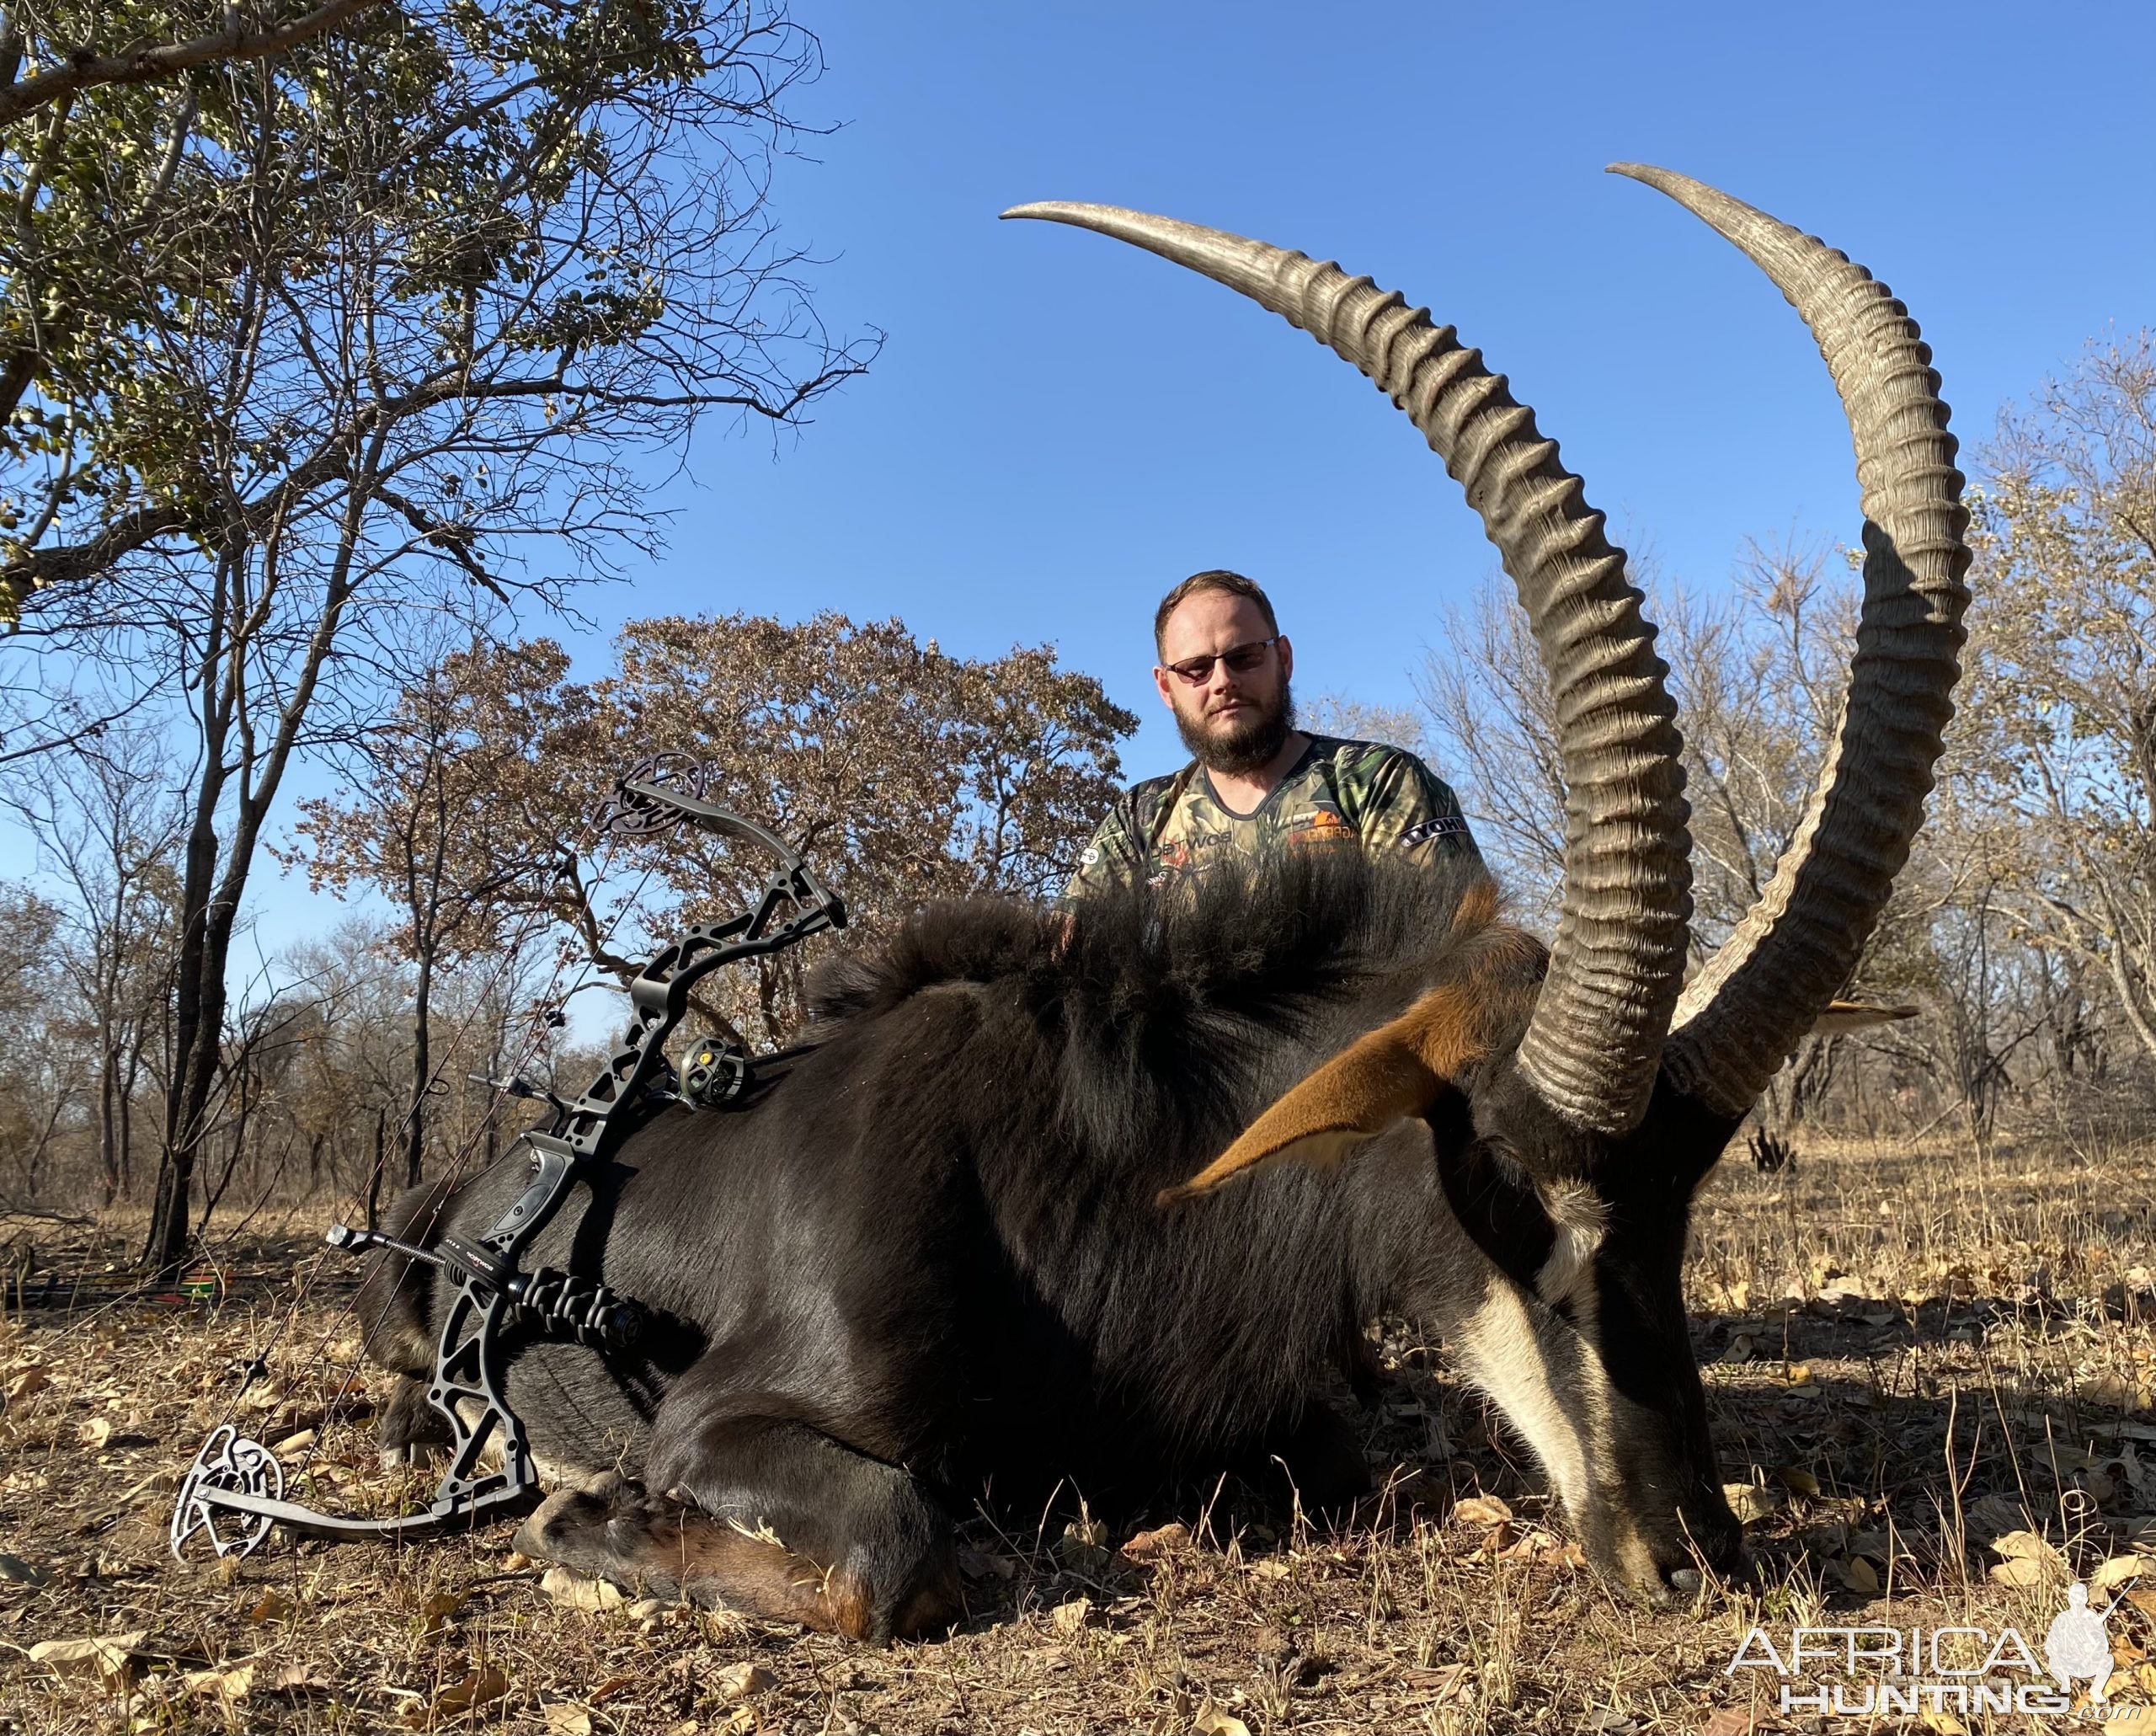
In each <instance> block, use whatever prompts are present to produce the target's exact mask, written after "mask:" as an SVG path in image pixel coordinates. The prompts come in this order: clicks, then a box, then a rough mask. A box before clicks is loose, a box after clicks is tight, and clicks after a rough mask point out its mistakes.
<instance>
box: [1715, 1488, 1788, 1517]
mask: <svg viewBox="0 0 2156 1736" xmlns="http://www.w3.org/2000/svg"><path fill="white" fill-rule="evenodd" d="M1721 1498H1722V1499H1723V1500H1725V1501H1726V1502H1728V1503H1729V1510H1730V1511H1731V1512H1732V1513H1733V1514H1736V1515H1737V1523H1738V1524H1740V1525H1753V1524H1755V1523H1756V1522H1758V1520H1763V1519H1767V1518H1769V1517H1771V1516H1772V1515H1773V1514H1774V1509H1776V1508H1777V1507H1778V1506H1780V1502H1779V1501H1778V1500H1776V1499H1775V1498H1774V1493H1773V1492H1772V1491H1771V1490H1769V1489H1766V1488H1761V1487H1760V1486H1759V1485H1758V1483H1756V1482H1726V1483H1724V1484H1723V1485H1722V1486H1721Z"/></svg>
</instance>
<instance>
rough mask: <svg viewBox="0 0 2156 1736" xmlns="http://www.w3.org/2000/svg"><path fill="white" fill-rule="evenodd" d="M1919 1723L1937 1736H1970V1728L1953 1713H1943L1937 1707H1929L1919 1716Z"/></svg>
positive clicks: (1919, 1713)
mask: <svg viewBox="0 0 2156 1736" xmlns="http://www.w3.org/2000/svg"><path fill="white" fill-rule="evenodd" d="M1917 1722H1918V1723H1920V1724H1922V1725H1923V1726H1924V1728H1925V1729H1927V1730H1931V1731H1935V1732H1936V1733H1937V1736H1969V1727H1968V1726H1967V1724H1965V1723H1962V1722H1961V1719H1959V1718H1957V1717H1955V1716H1954V1714H1953V1713H1952V1712H1941V1711H1940V1709H1939V1708H1938V1707H1935V1706H1927V1707H1924V1709H1923V1710H1922V1711H1920V1712H1918V1714H1917Z"/></svg>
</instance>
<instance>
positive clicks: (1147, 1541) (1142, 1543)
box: [1123, 1525, 1190, 1561]
mask: <svg viewBox="0 0 2156 1736" xmlns="http://www.w3.org/2000/svg"><path fill="white" fill-rule="evenodd" d="M1189 1546H1190V1527H1189V1526H1188V1525H1161V1527H1159V1528H1158V1529H1157V1530H1150V1531H1140V1532H1139V1534H1138V1535H1137V1536H1134V1537H1133V1538H1132V1539H1131V1540H1130V1541H1129V1542H1128V1543H1126V1544H1124V1545H1123V1554H1124V1555H1126V1556H1127V1557H1129V1558H1130V1559H1131V1560H1132V1561H1158V1560H1159V1559H1160V1558H1161V1557H1162V1556H1164V1555H1172V1554H1174V1553H1175V1552H1177V1551H1178V1550H1182V1549H1187V1548H1188V1547H1189Z"/></svg>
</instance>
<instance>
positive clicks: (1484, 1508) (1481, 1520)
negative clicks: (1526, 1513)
mask: <svg viewBox="0 0 2156 1736" xmlns="http://www.w3.org/2000/svg"><path fill="white" fill-rule="evenodd" d="M1452 1516H1453V1517H1454V1519H1456V1520H1459V1521H1460V1523H1461V1524H1462V1525H1502V1524H1503V1523H1504V1522H1505V1521H1506V1520H1508V1519H1510V1518H1511V1517H1512V1516H1513V1510H1512V1509H1511V1508H1510V1507H1508V1506H1507V1505H1506V1504H1504V1503H1503V1502H1502V1501H1501V1500H1499V1499H1498V1498H1497V1497H1496V1496H1495V1495H1470V1496H1469V1497H1468V1498H1466V1499H1465V1500H1464V1501H1461V1502H1459V1503H1457V1504H1455V1505H1454V1508H1453V1509H1452Z"/></svg>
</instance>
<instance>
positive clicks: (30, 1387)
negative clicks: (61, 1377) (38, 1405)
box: [8, 1363, 52, 1404]
mask: <svg viewBox="0 0 2156 1736" xmlns="http://www.w3.org/2000/svg"><path fill="white" fill-rule="evenodd" d="M51 1384H52V1376H51V1374H49V1373H48V1372H47V1371H46V1370H45V1369H43V1368H41V1367H40V1366H39V1365H37V1364H35V1363H32V1364H31V1365H29V1367H28V1368H26V1369H24V1370H23V1371H22V1372H21V1373H20V1374H18V1375H9V1376H8V1403H10V1404H20V1403H21V1402H23V1401H24V1399H26V1398H35V1397H36V1396H37V1395H38V1394H39V1393H40V1392H42V1391H45V1388H46V1387H47V1386H51Z"/></svg>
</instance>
